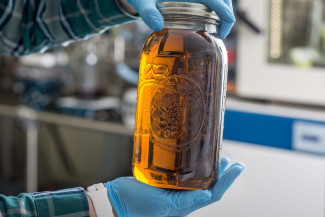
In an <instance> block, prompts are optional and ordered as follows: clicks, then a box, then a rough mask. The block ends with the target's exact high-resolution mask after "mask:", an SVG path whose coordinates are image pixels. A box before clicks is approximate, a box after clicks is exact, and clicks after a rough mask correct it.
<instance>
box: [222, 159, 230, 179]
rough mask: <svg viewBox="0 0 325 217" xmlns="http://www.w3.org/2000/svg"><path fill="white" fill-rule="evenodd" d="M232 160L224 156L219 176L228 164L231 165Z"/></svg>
mask: <svg viewBox="0 0 325 217" xmlns="http://www.w3.org/2000/svg"><path fill="white" fill-rule="evenodd" d="M229 163H230V160H229V158H227V157H222V158H221V160H220V172H219V176H221V175H222V174H223V172H224V171H225V169H226V168H227V166H228V165H229Z"/></svg>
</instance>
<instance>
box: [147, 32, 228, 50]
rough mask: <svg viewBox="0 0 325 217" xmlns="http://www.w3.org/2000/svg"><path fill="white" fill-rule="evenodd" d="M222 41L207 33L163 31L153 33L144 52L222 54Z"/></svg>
mask: <svg viewBox="0 0 325 217" xmlns="http://www.w3.org/2000/svg"><path fill="white" fill-rule="evenodd" d="M222 44H223V42H222V40H218V39H216V38H215V37H214V36H213V35H211V34H210V33H208V32H205V31H193V30H187V29H163V30H162V31H159V32H153V33H152V34H151V35H150V36H149V37H148V39H147V40H146V42H145V44H144V48H143V51H145V52H146V53H147V55H148V54H151V55H173V54H176V55H177V54H178V55H181V54H184V55H185V54H186V53H187V54H190V53H211V54H213V53H216V54H217V53H220V50H221V49H220V47H222Z"/></svg>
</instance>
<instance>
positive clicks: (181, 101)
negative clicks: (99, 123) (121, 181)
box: [133, 15, 227, 190]
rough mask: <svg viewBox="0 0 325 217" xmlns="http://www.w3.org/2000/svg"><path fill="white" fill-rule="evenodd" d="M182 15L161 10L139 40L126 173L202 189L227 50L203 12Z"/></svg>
mask: <svg viewBox="0 0 325 217" xmlns="http://www.w3.org/2000/svg"><path fill="white" fill-rule="evenodd" d="M181 16H182V15H181ZM184 17H185V18H186V19H184V20H186V22H187V25H186V26H187V27H186V28H174V27H175V26H176V24H177V23H178V22H179V19H175V20H174V19H173V16H170V15H168V16H167V17H165V20H166V21H165V22H166V24H165V27H166V28H165V29H163V30H162V31H160V32H154V33H152V35H151V36H150V37H149V38H148V39H147V41H146V42H145V44H144V48H143V52H142V57H141V62H140V75H139V86H138V100H137V114H136V125H135V133H134V157H133V173H134V176H135V178H136V179H138V180H139V181H142V182H144V183H147V184H149V185H152V186H156V187H162V188H170V189H188V190H193V189H207V188H210V187H211V186H213V185H214V183H215V182H216V181H217V177H218V174H219V164H218V163H219V153H220V149H221V141H222V131H223V116H224V104H225V96H226V78H227V55H226V49H225V47H224V44H223V42H222V40H220V39H218V38H217V33H216V30H217V29H216V28H215V31H214V32H213V33H211V32H209V31H206V30H207V29H209V28H206V24H207V22H208V21H207V20H208V19H202V18H199V17H193V16H192V17H191V18H189V17H186V16H185V15H184ZM178 18H179V16H178ZM194 18H195V19H194ZM198 22H199V23H201V24H202V25H201V27H200V28H199V29H198V28H197V27H198V26H200V25H197V23H198ZM175 23H176V24H175ZM191 23H194V24H193V25H190V24H191ZM171 24H174V25H171ZM209 25H211V24H209ZM170 26H173V28H168V27H170ZM191 26H196V28H195V29H192V28H190V27H191ZM214 26H215V27H216V25H215V24H214Z"/></svg>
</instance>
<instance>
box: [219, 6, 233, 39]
mask: <svg viewBox="0 0 325 217" xmlns="http://www.w3.org/2000/svg"><path fill="white" fill-rule="evenodd" d="M224 2H225V4H226V5H228V7H229V8H230V10H231V11H233V6H232V0H224ZM233 25H234V23H233V22H230V23H229V22H225V21H224V20H222V21H221V25H220V28H219V36H220V38H221V39H225V38H226V37H227V36H228V35H229V33H230V31H231V29H232V27H233Z"/></svg>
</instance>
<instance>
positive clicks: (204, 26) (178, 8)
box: [157, 0, 220, 33]
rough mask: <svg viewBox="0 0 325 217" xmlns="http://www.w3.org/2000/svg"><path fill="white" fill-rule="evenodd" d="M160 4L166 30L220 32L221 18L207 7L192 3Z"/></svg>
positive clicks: (164, 2) (164, 1) (162, 2)
mask: <svg viewBox="0 0 325 217" xmlns="http://www.w3.org/2000/svg"><path fill="white" fill-rule="evenodd" d="M159 2H160V3H158V4H157V6H158V8H159V10H160V12H161V13H162V15H163V16H164V19H165V28H169V29H170V28H174V29H190V30H199V31H207V32H211V33H217V32H218V27H219V26H220V18H219V16H218V15H217V14H216V13H215V12H214V11H211V10H210V9H209V8H208V7H207V6H205V5H203V4H199V3H191V2H168V1H166V0H160V1H159Z"/></svg>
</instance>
